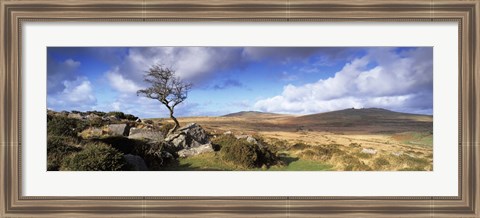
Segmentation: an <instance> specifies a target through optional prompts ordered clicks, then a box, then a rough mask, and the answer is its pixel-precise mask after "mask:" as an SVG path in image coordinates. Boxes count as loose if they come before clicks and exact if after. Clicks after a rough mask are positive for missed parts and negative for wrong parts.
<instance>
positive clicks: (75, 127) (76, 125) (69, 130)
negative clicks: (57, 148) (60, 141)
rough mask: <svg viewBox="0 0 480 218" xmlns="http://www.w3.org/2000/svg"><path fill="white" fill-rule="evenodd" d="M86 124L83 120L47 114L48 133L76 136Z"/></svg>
mask: <svg viewBox="0 0 480 218" xmlns="http://www.w3.org/2000/svg"><path fill="white" fill-rule="evenodd" d="M87 126H88V125H87V124H86V122H85V121H83V120H79V119H75V118H68V117H64V116H47V133H48V135H57V136H73V137H76V136H77V134H78V133H79V132H81V131H82V130H84V129H85V128H86V127H87Z"/></svg>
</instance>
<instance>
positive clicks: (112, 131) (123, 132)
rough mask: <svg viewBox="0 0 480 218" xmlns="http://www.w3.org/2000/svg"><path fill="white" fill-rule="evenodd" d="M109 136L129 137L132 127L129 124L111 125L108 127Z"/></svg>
mask: <svg viewBox="0 0 480 218" xmlns="http://www.w3.org/2000/svg"><path fill="white" fill-rule="evenodd" d="M107 128H108V134H109V135H112V136H128V134H129V133H130V126H129V125H128V124H125V123H122V124H110V125H108V127H107Z"/></svg>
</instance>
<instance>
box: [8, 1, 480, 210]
mask: <svg viewBox="0 0 480 218" xmlns="http://www.w3.org/2000/svg"><path fill="white" fill-rule="evenodd" d="M479 9H480V1H478V0H465V1H461V0H444V1H443V0H437V1H431V0H417V1H413V0H412V1H401V0H392V1H378V0H365V1H353V0H350V1H333V0H331V1H329V0H326V1H320V0H319V1H316V0H312V1H274V0H262V1H236V0H232V1H227V0H225V1H215V0H211V1H209V0H207V1H202V2H198V1H190V0H181V1H161V0H152V1H148V0H144V1H131V0H123V1H122V0H120V1H113V0H102V1H91V0H79V1H51V0H37V1H35V0H31V1H13V0H2V1H1V2H0V30H1V31H0V33H1V34H0V41H1V46H0V101H1V102H2V107H1V108H0V142H1V148H0V162H1V164H0V165H1V166H2V169H1V170H0V185H1V187H2V188H1V191H0V215H1V216H2V217H24V216H47V217H51V216H58V217H65V216H95V217H100V216H126V217H139V216H141V217H147V216H153V217H171V216H190V217H198V216H228V217H235V216H247V217H250V216H257V217H271V216H287V217H309V216H315V217H316V216H334V217H335V216H336V217H347V216H351V217H358V216H369V217H398V216H417V217H424V216H429V217H458V216H462V217H478V216H479V203H478V202H479V197H480V196H479V195H480V191H479V189H478V188H479V181H480V179H479V173H478V158H480V153H479V145H480V143H479V136H480V131H479V130H478V129H477V127H478V125H479V124H480V118H479V117H480V116H479V114H480V107H479V105H478V102H479V101H480V91H479V87H480V86H479V85H480V84H479V83H480V80H479V79H478V75H479V65H478V63H479V58H480V55H479V52H480V46H478V43H479V12H480V11H479ZM55 21H82V22H153V21H154V22H178V21H182V22H212V21H215V22H222V21H230V22H232V21H233V22H247V21H248V22H265V21H268V22H293V23H295V22H358V21H369V22H412V23H413V22H432V23H435V22H444V21H449V22H455V23H457V24H458V27H459V42H458V43H459V54H458V56H459V66H458V69H459V72H458V73H459V88H460V90H459V106H460V107H459V112H460V114H459V123H458V128H459V134H460V135H459V139H460V140H459V145H458V146H459V160H460V162H459V187H458V190H459V195H458V196H449V197H436V196H411V197H399V196H389V197H372V196H363V197H361V196H352V197H346V196H342V197H327V196H312V197H302V196H279V197H270V196H254V197H253V196H252V197H239V196H228V197H213V196H204V197H165V196H163V197H162V196H158V197H147V196H136V197H108V196H102V197H94V196H92V197H73V196H72V197H32V196H22V185H21V184H22V170H21V152H22V143H21V142H22V137H26V136H24V135H22V132H21V129H22V122H21V120H22V91H21V90H22V80H21V74H22V67H21V66H22V58H21V57H22V54H21V51H22V49H21V48H22V46H23V45H22V41H21V36H22V24H23V23H24V22H55Z"/></svg>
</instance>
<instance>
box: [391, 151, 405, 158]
mask: <svg viewBox="0 0 480 218" xmlns="http://www.w3.org/2000/svg"><path fill="white" fill-rule="evenodd" d="M392 154H393V155H394V156H397V157H400V156H401V155H402V154H403V152H402V151H397V152H392Z"/></svg>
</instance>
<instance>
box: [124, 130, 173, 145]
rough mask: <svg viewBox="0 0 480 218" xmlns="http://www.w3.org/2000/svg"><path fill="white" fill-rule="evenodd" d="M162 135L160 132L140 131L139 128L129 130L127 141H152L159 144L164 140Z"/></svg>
mask: <svg viewBox="0 0 480 218" xmlns="http://www.w3.org/2000/svg"><path fill="white" fill-rule="evenodd" d="M164 137H165V136H164V135H163V133H162V132H160V131H156V130H153V129H141V128H135V127H133V128H130V132H129V134H128V138H129V139H149V140H152V141H156V142H160V141H162V140H163V139H164Z"/></svg>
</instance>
